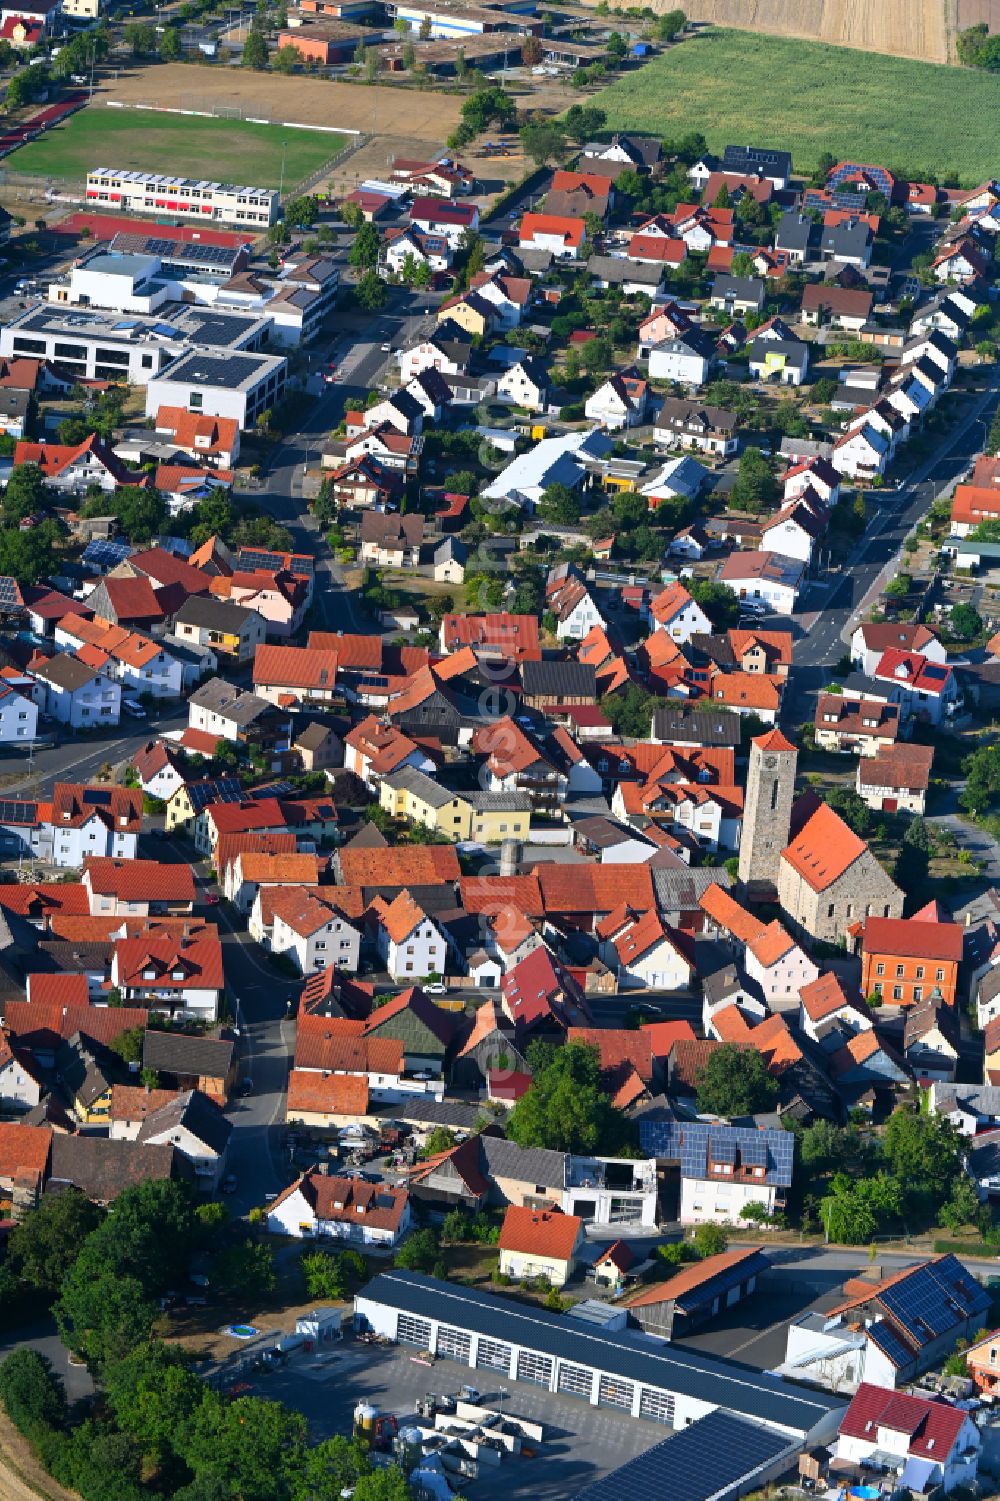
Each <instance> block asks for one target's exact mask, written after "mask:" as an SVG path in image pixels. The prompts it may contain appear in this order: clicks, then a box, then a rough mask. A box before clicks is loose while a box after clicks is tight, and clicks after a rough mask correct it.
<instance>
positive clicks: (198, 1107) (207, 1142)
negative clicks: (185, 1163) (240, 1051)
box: [137, 1089, 233, 1156]
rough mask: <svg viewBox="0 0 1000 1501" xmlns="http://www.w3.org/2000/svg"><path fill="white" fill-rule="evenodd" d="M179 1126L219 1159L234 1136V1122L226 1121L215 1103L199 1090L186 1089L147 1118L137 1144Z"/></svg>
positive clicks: (140, 1130) (141, 1128) (176, 1128)
mask: <svg viewBox="0 0 1000 1501" xmlns="http://www.w3.org/2000/svg"><path fill="white" fill-rule="evenodd" d="M181 1127H183V1128H185V1129H186V1130H188V1131H190V1132H191V1134H192V1136H195V1137H197V1139H198V1141H200V1142H201V1143H202V1144H203V1145H204V1146H206V1147H208V1148H209V1150H210V1151H212V1152H215V1153H216V1155H217V1156H221V1155H222V1153H223V1152H224V1151H225V1150H226V1146H227V1145H228V1142H229V1138H230V1136H232V1134H233V1123H232V1121H230V1120H227V1119H226V1117H225V1115H224V1114H223V1113H222V1111H221V1110H220V1109H219V1107H218V1105H216V1103H215V1102H214V1100H210V1099H209V1098H208V1095H207V1094H204V1093H203V1092H202V1091H201V1090H200V1089H189V1090H187V1091H186V1092H185V1093H184V1094H181V1095H178V1096H177V1098H176V1099H173V1100H168V1102H167V1104H166V1105H161V1107H160V1109H159V1110H154V1111H153V1112H152V1113H151V1114H150V1115H147V1116H146V1118H145V1120H144V1121H143V1123H142V1125H141V1127H140V1128H139V1135H138V1138H137V1139H138V1140H139V1141H143V1142H146V1141H150V1140H151V1138H152V1137H154V1136H160V1135H162V1133H163V1132H164V1131H175V1130H178V1129H180V1128H181Z"/></svg>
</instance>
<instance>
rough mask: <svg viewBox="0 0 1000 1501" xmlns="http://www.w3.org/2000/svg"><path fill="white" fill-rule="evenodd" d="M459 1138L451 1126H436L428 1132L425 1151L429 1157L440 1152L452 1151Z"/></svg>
mask: <svg viewBox="0 0 1000 1501" xmlns="http://www.w3.org/2000/svg"><path fill="white" fill-rule="evenodd" d="M456 1140H457V1138H456V1136H455V1133H454V1131H453V1130H452V1129H451V1127H450V1126H435V1127H434V1129H433V1131H431V1132H429V1133H428V1136H427V1140H426V1141H425V1142H424V1148H423V1149H424V1152H425V1154H426V1155H427V1156H428V1157H436V1156H437V1154H438V1153H439V1152H450V1151H451V1149H452V1147H453V1146H454V1145H455V1142H456Z"/></svg>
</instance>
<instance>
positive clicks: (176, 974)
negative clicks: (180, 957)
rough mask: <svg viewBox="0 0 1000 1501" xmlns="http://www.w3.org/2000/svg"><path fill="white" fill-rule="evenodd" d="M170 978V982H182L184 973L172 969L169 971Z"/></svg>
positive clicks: (180, 970)
mask: <svg viewBox="0 0 1000 1501" xmlns="http://www.w3.org/2000/svg"><path fill="white" fill-rule="evenodd" d="M170 978H171V979H172V980H183V978H184V971H183V970H182V969H173V970H171V971H170Z"/></svg>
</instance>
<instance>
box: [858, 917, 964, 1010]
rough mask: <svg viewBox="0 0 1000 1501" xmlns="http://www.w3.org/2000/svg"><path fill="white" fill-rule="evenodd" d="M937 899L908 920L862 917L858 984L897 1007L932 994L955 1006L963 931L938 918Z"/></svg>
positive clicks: (925, 998)
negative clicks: (859, 979) (859, 980)
mask: <svg viewBox="0 0 1000 1501" xmlns="http://www.w3.org/2000/svg"><path fill="white" fill-rule="evenodd" d="M939 912H940V909H939V907H938V904H937V903H936V902H929V903H928V904H927V906H926V907H922V908H921V910H920V911H919V912H916V913H914V915H913V916H912V917H909V918H885V917H866V918H865V920H864V922H861V923H858V926H857V931H856V942H857V946H858V949H859V951H860V954H861V988H862V990H863V992H864V994H865V995H868V996H870V995H878V996H881V997H882V999H883V1000H884V1001H888V1002H891V1003H892V1004H893V1005H896V1006H916V1005H919V1004H920V1003H921V1002H923V1001H927V1000H929V999H930V998H931V997H932V996H934V997H935V998H937V997H936V995H935V993H936V992H937V993H939V994H940V998H941V999H942V1000H944V1001H947V1002H948V1004H949V1005H954V1003H955V994H956V989H957V986H958V966H959V965H960V964H961V962H962V942H963V929H962V928H961V927H959V926H958V924H957V923H952V922H942V921H941V917H940V915H939Z"/></svg>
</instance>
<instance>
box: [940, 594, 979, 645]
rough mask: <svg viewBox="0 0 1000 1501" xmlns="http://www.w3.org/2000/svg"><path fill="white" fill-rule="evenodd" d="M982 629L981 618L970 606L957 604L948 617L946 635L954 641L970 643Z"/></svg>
mask: <svg viewBox="0 0 1000 1501" xmlns="http://www.w3.org/2000/svg"><path fill="white" fill-rule="evenodd" d="M982 629H983V618H982V616H981V615H980V614H979V612H978V611H977V610H974V609H973V607H972V605H968V604H964V603H962V604H957V605H954V606H953V607H952V610H951V613H950V614H949V616H948V634H949V635H950V636H953V637H954V638H955V640H956V641H971V640H973V638H974V637H976V636H978V635H979V633H980V632H981V630H982Z"/></svg>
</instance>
